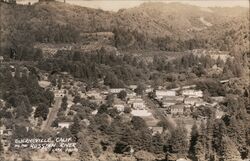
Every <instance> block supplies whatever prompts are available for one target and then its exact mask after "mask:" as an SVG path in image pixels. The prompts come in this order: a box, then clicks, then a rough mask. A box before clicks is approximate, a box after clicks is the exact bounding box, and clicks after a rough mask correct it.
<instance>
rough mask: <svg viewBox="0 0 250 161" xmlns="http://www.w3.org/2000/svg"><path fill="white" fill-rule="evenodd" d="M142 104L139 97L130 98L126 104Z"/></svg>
mask: <svg viewBox="0 0 250 161" xmlns="http://www.w3.org/2000/svg"><path fill="white" fill-rule="evenodd" d="M140 101H141V102H143V99H142V98H141V97H140V96H135V97H132V98H129V99H128V100H127V104H133V103H134V102H140Z"/></svg>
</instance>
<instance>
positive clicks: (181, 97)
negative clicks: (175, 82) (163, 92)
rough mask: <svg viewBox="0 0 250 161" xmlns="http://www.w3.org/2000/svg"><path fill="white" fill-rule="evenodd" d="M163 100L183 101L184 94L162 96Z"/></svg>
mask: <svg viewBox="0 0 250 161" xmlns="http://www.w3.org/2000/svg"><path fill="white" fill-rule="evenodd" d="M162 100H163V101H176V102H183V101H184V96H166V97H163V98H162Z"/></svg>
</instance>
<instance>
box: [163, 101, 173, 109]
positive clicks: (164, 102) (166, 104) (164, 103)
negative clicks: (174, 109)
mask: <svg viewBox="0 0 250 161" xmlns="http://www.w3.org/2000/svg"><path fill="white" fill-rule="evenodd" d="M161 104H162V105H161V106H162V107H163V108H166V107H170V106H173V105H175V104H177V102H176V101H174V100H169V101H165V100H164V101H162V103H161Z"/></svg>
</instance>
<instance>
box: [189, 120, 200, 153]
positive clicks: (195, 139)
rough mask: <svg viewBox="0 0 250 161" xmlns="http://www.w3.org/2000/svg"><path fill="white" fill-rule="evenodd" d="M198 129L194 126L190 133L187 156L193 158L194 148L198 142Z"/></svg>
mask: <svg viewBox="0 0 250 161" xmlns="http://www.w3.org/2000/svg"><path fill="white" fill-rule="evenodd" d="M198 136H199V133H198V127H197V125H196V124H194V125H193V127H192V131H191V140H190V147H189V156H190V157H192V158H194V155H195V147H196V144H197V142H198Z"/></svg>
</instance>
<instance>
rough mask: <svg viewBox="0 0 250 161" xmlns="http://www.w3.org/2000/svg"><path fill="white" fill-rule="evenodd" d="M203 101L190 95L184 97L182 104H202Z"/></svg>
mask: <svg viewBox="0 0 250 161" xmlns="http://www.w3.org/2000/svg"><path fill="white" fill-rule="evenodd" d="M203 102H204V101H203V100H202V99H201V98H195V97H190V98H186V99H185V100H184V104H185V105H192V106H194V105H196V104H197V105H198V104H202V103H203Z"/></svg>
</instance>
